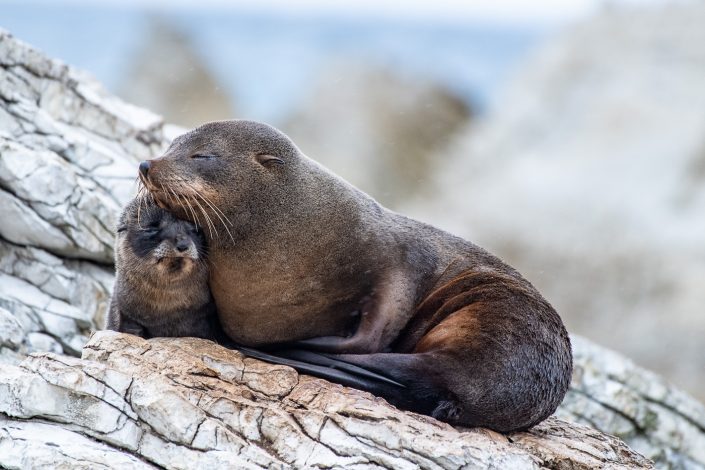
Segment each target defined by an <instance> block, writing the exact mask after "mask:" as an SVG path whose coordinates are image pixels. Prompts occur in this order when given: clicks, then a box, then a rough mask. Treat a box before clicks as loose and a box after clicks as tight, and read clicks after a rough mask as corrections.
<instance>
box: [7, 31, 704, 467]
mask: <svg viewBox="0 0 705 470" xmlns="http://www.w3.org/2000/svg"><path fill="white" fill-rule="evenodd" d="M0 73H1V74H2V76H1V77H0V141H1V142H2V144H1V145H0V169H1V170H2V171H0V195H1V196H0V197H2V198H4V199H3V200H2V204H0V212H2V214H0V217H1V218H0V220H1V221H2V222H1V223H0V362H2V367H0V466H2V467H9V468H37V467H42V466H52V467H61V466H65V467H70V468H96V467H100V466H101V465H106V464H109V465H110V466H111V467H116V468H121V467H125V468H136V467H137V468H139V467H151V466H161V467H166V468H181V467H183V466H186V465H188V466H189V467H194V466H196V464H198V466H212V465H217V464H223V465H230V466H233V467H237V468H240V467H242V468H247V467H275V468H276V467H288V466H314V465H316V464H318V465H320V466H321V467H336V466H337V467H341V466H349V467H353V468H367V467H375V466H377V467H385V466H386V467H395V468H458V467H459V466H462V465H467V466H468V467H481V466H490V467H494V468H516V467H521V468H525V467H528V468H532V467H540V466H545V467H551V468H587V467H591V466H596V465H598V466H608V467H610V466H611V467H615V468H619V467H620V466H621V467H625V468H628V467H635V466H640V465H647V462H646V461H645V460H644V459H643V458H641V457H639V456H638V455H637V454H635V453H634V452H632V451H630V450H629V449H628V448H626V447H625V446H624V445H623V444H622V443H621V442H620V441H619V440H617V439H614V438H612V437H609V436H606V435H604V434H602V433H601V432H598V431H595V430H592V429H589V428H586V427H584V426H580V425H576V424H570V423H568V422H565V421H560V420H558V419H551V420H549V421H547V422H546V423H543V424H542V425H540V426H538V427H537V428H535V429H534V430H532V431H531V432H529V433H520V434H515V435H512V436H510V437H509V438H508V437H503V436H500V435H497V434H495V433H492V432H489V431H483V430H463V429H454V428H452V427H450V426H447V425H444V424H441V423H439V422H437V421H435V420H433V419H431V418H428V417H422V416H418V415H414V414H411V413H404V412H400V411H398V410H395V409H393V408H392V407H390V406H389V405H387V404H386V403H385V402H384V401H382V400H379V399H373V398H372V397H371V396H370V395H368V394H365V393H363V392H358V391H354V390H350V389H346V388H343V387H340V386H337V385H332V384H328V383H326V382H324V381H321V380H316V379H312V378H309V377H305V376H299V375H297V374H296V373H295V372H294V371H293V370H291V369H289V368H286V367H280V366H269V365H265V364H263V363H260V362H257V361H253V360H249V359H247V360H245V359H243V358H242V357H241V356H240V355H239V354H238V353H236V352H232V351H227V350H225V349H223V348H219V347H216V346H214V345H213V344H211V343H208V342H204V341H195V340H190V339H164V340H152V341H149V342H146V341H143V340H140V339H138V338H135V337H130V336H126V335H118V334H113V333H101V334H99V335H97V336H95V337H94V338H93V340H92V341H91V342H90V343H89V344H88V346H87V347H86V348H85V349H83V346H84V344H85V343H86V341H87V339H88V336H89V334H90V332H91V330H95V329H98V328H99V327H100V326H101V325H102V319H103V316H104V315H105V311H106V308H107V302H108V299H109V295H110V289H111V287H112V281H113V271H112V266H111V261H112V256H113V253H112V243H113V235H112V227H113V225H114V223H115V220H116V217H117V215H118V212H119V207H120V205H121V204H122V203H123V202H124V201H125V200H126V199H127V198H129V197H130V195H131V192H132V191H133V189H134V188H133V185H132V181H133V180H134V174H135V168H136V164H137V162H138V161H139V160H141V159H145V158H149V157H151V156H153V155H156V154H158V153H159V152H160V151H161V149H162V148H163V147H164V146H165V145H166V142H167V140H168V139H167V138H166V137H165V133H166V130H165V128H164V126H163V125H162V123H161V120H160V118H158V117H156V116H154V115H152V114H151V113H148V112H146V111H143V110H139V109H136V108H133V107H132V106H129V105H127V104H125V103H122V102H121V101H119V100H117V99H116V98H114V97H112V96H110V95H108V94H106V93H105V92H104V91H103V90H102V89H101V88H100V87H99V85H97V84H95V83H94V82H92V81H91V80H90V79H87V78H85V77H82V76H81V75H80V74H78V73H77V72H76V71H74V70H72V69H71V68H69V67H67V66H65V65H63V64H61V63H59V62H57V61H54V60H51V59H48V58H47V57H45V56H44V55H42V54H41V53H39V52H38V51H36V50H34V49H32V48H31V47H29V46H27V45H26V44H23V43H22V42H20V41H17V40H15V39H14V38H12V37H11V36H10V35H9V34H7V33H5V32H1V33H0ZM575 344H576V374H575V377H574V384H573V388H572V390H571V392H570V393H569V396H568V398H567V399H566V402H565V403H564V405H563V407H562V408H561V412H560V413H559V414H560V416H562V417H563V418H565V419H569V420H576V421H580V422H583V423H585V424H588V425H590V426H592V427H594V428H597V429H599V430H601V431H603V432H606V433H616V434H618V435H620V436H621V437H623V438H624V439H625V440H626V441H627V442H628V443H630V444H632V445H634V447H635V448H637V449H639V451H640V452H642V453H644V454H646V455H648V456H649V457H651V458H654V459H656V460H657V462H659V464H661V465H663V466H672V467H674V468H700V467H703V466H704V465H705V457H703V455H702V449H704V448H705V431H704V430H705V420H704V419H703V415H704V414H705V413H704V412H703V408H702V406H701V405H700V404H698V403H697V402H696V401H695V400H693V399H692V398H689V397H688V396H687V395H685V394H683V393H682V392H679V391H678V390H676V389H673V388H671V387H669V386H667V385H666V384H665V383H664V382H663V381H662V380H661V379H659V378H658V377H656V376H654V375H653V374H651V373H649V372H647V371H644V370H642V369H639V368H636V367H635V366H633V365H632V364H631V362H630V361H628V360H627V359H625V358H623V357H621V356H618V355H616V354H613V353H610V352H609V351H605V350H602V349H601V348H599V347H597V346H594V345H591V344H590V343H587V342H584V341H581V340H579V339H576V340H575ZM39 351H44V352H43V353H37V354H35V355H31V356H29V357H27V354H28V353H31V352H35V353H36V352H39ZM81 353H83V357H82V358H81V359H79V358H78V357H77V356H79V355H80V354H81Z"/></svg>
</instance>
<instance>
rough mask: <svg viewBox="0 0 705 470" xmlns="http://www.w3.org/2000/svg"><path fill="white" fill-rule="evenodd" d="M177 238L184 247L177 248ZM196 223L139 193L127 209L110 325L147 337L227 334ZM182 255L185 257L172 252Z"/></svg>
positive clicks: (121, 228) (121, 230) (118, 246)
mask: <svg viewBox="0 0 705 470" xmlns="http://www.w3.org/2000/svg"><path fill="white" fill-rule="evenodd" d="M177 243H180V244H181V246H182V248H185V251H184V252H183V253H180V252H178V251H177V250H176V245H177ZM205 252H206V251H205V240H204V239H203V235H202V234H201V233H200V232H199V231H198V228H197V227H196V226H195V225H194V224H192V223H190V222H187V221H184V220H179V219H177V218H176V217H174V216H173V215H172V214H170V213H169V212H167V211H165V210H163V209H161V208H159V207H158V206H157V205H156V204H155V203H154V201H153V200H152V198H151V197H150V196H138V197H137V198H136V199H134V200H133V201H131V202H130V203H129V204H128V205H127V206H126V207H125V209H124V210H123V213H122V215H121V217H120V222H119V225H118V233H117V238H116V260H115V261H116V263H115V264H116V280H115V286H114V289H113V296H112V299H111V303H110V311H109V313H108V319H107V322H106V328H108V329H111V330H115V331H120V332H125V333H131V334H135V335H138V336H142V337H144V338H152V337H160V336H195V337H200V338H206V339H211V340H214V341H216V340H219V339H220V338H222V337H223V334H222V329H221V328H220V324H219V322H218V318H217V314H216V310H215V303H214V301H213V298H212V296H211V294H210V290H209V289H208V267H207V264H206V260H205ZM177 255H178V256H182V257H181V258H178V257H176V258H175V257H174V256H177Z"/></svg>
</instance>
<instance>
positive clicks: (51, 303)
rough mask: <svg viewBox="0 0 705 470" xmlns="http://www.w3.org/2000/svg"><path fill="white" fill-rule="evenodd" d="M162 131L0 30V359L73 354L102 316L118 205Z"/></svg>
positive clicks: (158, 145)
mask: <svg viewBox="0 0 705 470" xmlns="http://www.w3.org/2000/svg"><path fill="white" fill-rule="evenodd" d="M166 142H167V140H166V139H165V137H164V129H163V124H162V120H161V118H160V117H158V116H156V115H154V114H152V113H150V112H148V111H146V110H143V109H140V108H136V107H134V106H131V105H129V104H127V103H124V102H122V101H120V100H119V99H117V98H115V97H114V96H111V95H109V94H108V93H106V92H105V91H104V90H103V89H102V88H101V86H100V85H99V84H98V83H96V82H94V81H93V80H91V79H90V78H88V77H85V76H83V75H82V74H80V73H79V72H77V71H76V70H74V69H72V68H70V67H68V66H66V65H64V64H62V63H61V62H59V61H57V60H53V59H50V58H47V57H46V56H44V55H43V54H41V53H40V52H38V51H37V50H35V49H33V48H32V47H30V46H28V45H27V44H24V43H22V42H21V41H18V40H16V39H14V38H13V37H12V36H10V35H9V33H7V32H4V31H2V30H0V220H1V221H2V222H1V223H0V324H2V325H5V326H6V328H5V331H4V332H2V333H0V360H8V361H16V360H18V359H19V357H20V356H17V353H25V352H29V351H54V352H57V353H62V352H65V353H69V354H74V355H78V354H80V351H81V348H82V346H83V344H85V342H86V340H87V334H88V333H89V332H90V330H91V329H96V328H97V327H100V326H102V323H103V317H104V315H105V312H106V309H107V305H108V299H109V297H110V289H111V288H112V276H113V270H112V263H113V242H114V226H115V223H116V221H117V216H118V214H119V209H120V207H121V206H122V204H124V203H125V201H127V199H128V198H129V197H130V195H131V194H132V192H133V191H134V185H133V182H134V180H135V167H136V165H137V162H138V161H139V160H143V159H146V158H149V157H151V156H153V155H155V154H157V153H158V152H159V151H160V150H161V149H162V148H163V147H164V145H165V144H166ZM8 332H9V333H8Z"/></svg>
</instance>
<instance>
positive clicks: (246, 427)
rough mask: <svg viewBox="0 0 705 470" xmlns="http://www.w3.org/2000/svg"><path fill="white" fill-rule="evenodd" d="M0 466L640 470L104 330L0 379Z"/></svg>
mask: <svg viewBox="0 0 705 470" xmlns="http://www.w3.org/2000/svg"><path fill="white" fill-rule="evenodd" d="M0 412H2V413H3V414H4V417H3V418H0V466H3V467H10V468H16V467H28V466H32V467H36V466H38V465H41V464H43V463H51V464H52V465H54V466H59V467H60V466H65V467H67V468H68V467H70V468H96V467H100V466H106V467H118V468H119V467H130V468H135V467H151V466H152V465H156V466H161V467H166V468H218V467H219V466H229V467H234V468H289V467H297V468H312V467H313V468H336V467H338V468H339V467H348V468H398V469H406V468H408V469H413V468H429V469H441V468H447V469H457V468H477V467H490V468H502V469H506V468H595V467H610V468H643V467H649V466H650V463H649V461H648V460H646V459H645V458H644V457H642V456H641V455H639V454H637V453H636V452H634V451H632V450H630V449H629V448H628V447H627V446H626V445H625V444H624V443H622V442H621V441H620V440H619V439H617V438H614V437H611V436H609V435H606V434H603V433H601V432H599V431H595V430H594V429H591V428H589V427H586V426H581V425H576V424H570V423H567V422H565V421H562V420H559V419H557V418H551V419H549V420H547V421H546V422H544V423H542V424H541V425H539V426H537V427H535V428H534V429H532V430H531V431H529V432H522V433H515V434H512V435H509V436H504V435H501V434H497V433H494V432H491V431H487V430H482V429H459V428H453V427H451V426H449V425H447V424H443V423H440V422H438V421H436V420H434V419H432V418H429V417H426V416H421V415H417V414H414V413H408V412H403V411H399V410H397V409H396V408H394V407H392V406H390V405H388V404H387V403H386V402H385V401H383V400H381V399H378V398H375V397H374V396H372V395H370V394H368V393H365V392H361V391H358V390H354V389H349V388H345V387H342V386H339V385H334V384H331V383H328V382H326V381H324V380H319V379H314V378H311V377H307V376H300V375H298V374H297V373H296V372H295V371H294V370H293V369H291V368H289V367H284V366H275V365H270V364H266V363H263V362H260V361H257V360H254V359H246V358H243V356H242V355H241V354H240V353H238V352H236V351H231V350H228V349H225V348H223V347H221V346H218V345H215V344H214V343H211V342H209V341H204V340H197V339H191V338H183V339H154V340H149V341H146V340H143V339H141V338H138V337H135V336H131V335H125V334H120V333H114V332H107V331H102V332H98V333H96V334H95V335H93V337H92V338H91V340H90V341H89V342H88V344H87V345H86V347H85V348H84V349H83V356H82V358H81V359H78V358H71V357H67V356H61V355H58V354H54V353H43V354H35V355H32V356H29V357H28V358H27V359H25V360H24V361H23V362H22V363H21V364H20V365H19V366H7V367H4V368H3V369H2V371H0Z"/></svg>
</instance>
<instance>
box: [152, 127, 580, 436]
mask: <svg viewBox="0 0 705 470" xmlns="http://www.w3.org/2000/svg"><path fill="white" fill-rule="evenodd" d="M140 174H141V178H142V180H143V182H144V184H145V185H146V186H147V187H148V189H149V190H150V191H151V193H152V194H153V195H154V197H155V198H156V200H157V201H158V202H159V204H160V205H162V206H163V207H164V208H166V209H168V210H170V211H172V212H173V213H175V214H176V215H177V216H179V217H182V218H191V219H194V220H196V221H197V222H198V223H199V224H200V225H202V226H203V227H204V231H205V234H206V236H207V238H208V245H209V247H210V259H209V261H210V281H209V283H210V288H211V291H212V294H213V297H214V298H215V302H216V305H217V309H218V314H219V316H220V319H221V323H222V325H223V328H224V329H225V331H226V333H227V334H228V335H229V336H230V337H231V338H232V339H233V340H234V341H236V342H237V343H240V344H243V345H247V346H253V347H263V346H271V345H276V344H289V345H292V344H294V345H296V347H298V348H299V349H302V348H303V349H307V350H318V351H322V352H326V353H334V355H332V356H329V358H330V360H331V361H337V362H338V363H339V364H354V365H356V366H360V367H362V368H364V369H367V370H370V371H374V372H377V373H379V374H381V375H384V376H386V377H388V378H390V379H392V380H393V381H394V382H397V383H399V384H401V385H402V386H396V385H393V384H391V383H387V382H382V381H376V380H375V379H373V378H369V377H364V376H362V377H359V380H357V381H355V380H351V383H353V384H354V385H356V386H359V387H360V388H364V389H367V390H370V391H372V392H374V393H377V394H380V395H382V396H384V397H385V398H387V399H388V400H389V401H391V402H392V403H394V404H397V405H399V406H402V407H406V408H410V409H413V410H416V411H420V412H423V413H427V414H431V415H433V416H435V417H437V418H440V419H443V420H445V421H448V422H451V423H456V424H461V425H465V426H485V427H489V428H492V429H495V430H498V431H513V430H518V429H525V428H528V427H530V426H532V425H534V424H536V423H538V422H539V421H541V420H543V419H545V418H546V417H547V416H549V415H550V414H551V413H553V412H554V411H555V409H556V408H557V407H558V405H559V404H560V402H561V400H562V399H563V396H564V395H565V392H566V390H567V388H568V385H569V382H570V375H571V369H572V359H571V351H570V341H569V339H568V335H567V332H566V330H565V327H564V326H563V324H562V322H561V319H560V317H559V316H558V314H557V313H556V312H555V310H554V309H553V308H552V307H551V305H549V303H548V302H547V301H546V300H544V298H543V297H542V296H541V295H540V294H539V293H538V291H537V290H536V289H535V288H534V287H533V286H532V285H531V284H530V283H529V282H528V281H526V280H525V279H524V278H523V277H521V275H520V274H519V273H517V272H516V271H515V270H514V269H512V268H511V267H509V266H507V265H506V264H504V263H503V262H502V261H500V260H499V259H498V258H497V257H495V256H493V255H491V254H489V253H488V252H486V251H484V250H483V249H481V248H479V247H477V246H475V245H473V244H472V243H470V242H467V241H465V240H463V239H461V238H458V237H456V236H453V235H451V234H449V233H446V232H444V231H442V230H439V229H437V228H435V227H432V226H430V225H427V224H424V223H421V222H418V221H416V220H413V219H409V218H407V217H404V216H402V215H399V214H396V213H394V212H392V211H389V210H387V209H385V208H384V207H382V206H380V205H379V204H378V203H377V202H376V201H374V200H373V199H372V198H371V197H369V196H368V195H366V194H365V193H363V192H362V191H360V190H358V189H356V188H355V187H353V186H351V185H350V184H348V183H347V182H345V181H344V180H342V179H341V178H339V177H337V176H335V175H334V174H332V173H331V172H329V171H328V170H326V169H325V168H323V167H322V166H320V165H319V164H317V163H316V162H314V161H313V160H311V159H309V158H307V157H306V156H305V155H303V153H301V151H300V150H299V149H298V148H297V147H296V145H294V143H293V142H292V141H291V140H290V139H289V138H288V137H287V136H285V135H284V134H283V133H281V132H279V131H278V130H276V129H274V128H272V127H270V126H268V125H266V124H261V123H257V122H252V121H223V122H212V123H207V124H204V125H203V126H201V127H199V128H197V129H195V130H193V131H191V132H189V133H187V134H185V135H182V136H180V137H178V138H177V139H176V140H174V142H173V144H172V145H171V147H170V148H169V149H168V150H167V152H166V154H165V155H164V156H163V157H161V158H156V159H154V160H150V161H147V162H143V163H142V164H141V165H140ZM287 354H289V355H290V357H291V355H292V354H293V355H294V356H296V355H298V356H297V357H299V358H303V360H307V358H313V357H323V356H316V355H308V356H307V355H306V353H305V352H304V353H301V352H300V351H299V352H296V351H294V352H293V353H292V352H289V353H287ZM311 360H313V359H311ZM324 362H325V361H324ZM351 374H352V375H354V374H353V373H352V372H351Z"/></svg>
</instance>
